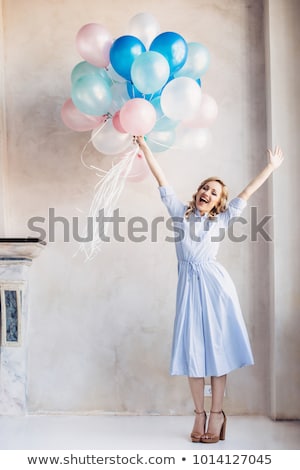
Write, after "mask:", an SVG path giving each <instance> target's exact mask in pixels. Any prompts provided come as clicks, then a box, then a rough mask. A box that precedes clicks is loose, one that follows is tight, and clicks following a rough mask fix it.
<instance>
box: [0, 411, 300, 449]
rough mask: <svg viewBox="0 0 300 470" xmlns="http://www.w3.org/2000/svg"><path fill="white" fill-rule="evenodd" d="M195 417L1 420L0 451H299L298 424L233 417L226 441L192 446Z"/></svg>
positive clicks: (89, 417) (83, 417)
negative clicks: (190, 438)
mask: <svg viewBox="0 0 300 470" xmlns="http://www.w3.org/2000/svg"><path fill="white" fill-rule="evenodd" d="M193 419H194V418H193V416H112V415H101V416H74V415H72V416H66V415H64V416H57V415H55V416H53V415H52V416H49V415H47V416H25V417H13V416H0V449H1V450H4V449H5V450H14V449H18V450H28V449H37V450H39V449H57V450H62V449H74V450H75V449H80V450H84V449H95V450H111V449H113V450H116V449H118V450H139V449H141V450H147V449H152V450H161V449H165V450H166V449H176V450H197V451H198V450H205V449H210V450H218V449H220V450H226V449H227V450H237V449H244V450H246V449H252V450H260V449H264V450H290V449H294V450H298V449H300V421H277V422H274V421H272V420H270V419H269V418H267V417H263V416H258V417H253V416H251V417H248V416H247V417H242V416H229V417H228V423H227V430H226V431H227V435H226V440H225V441H219V442H218V443H217V444H210V445H209V444H193V443H192V442H190V440H189V434H190V432H191V428H192V425H193Z"/></svg>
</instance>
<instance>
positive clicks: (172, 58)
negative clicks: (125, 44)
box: [149, 32, 188, 74]
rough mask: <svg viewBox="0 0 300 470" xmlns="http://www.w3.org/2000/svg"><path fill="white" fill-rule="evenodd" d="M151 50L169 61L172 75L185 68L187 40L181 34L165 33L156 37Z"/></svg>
mask: <svg viewBox="0 0 300 470" xmlns="http://www.w3.org/2000/svg"><path fill="white" fill-rule="evenodd" d="M149 50H150V51H156V52H160V54H162V55H163V56H164V57H165V58H166V59H167V61H168V62H169V66H170V73H171V74H174V73H175V72H177V70H179V69H181V67H183V65H184V64H185V62H186V59H187V55H188V46H187V43H186V41H185V39H184V38H183V37H182V36H180V34H178V33H173V32H165V33H161V34H159V35H158V36H156V38H155V39H153V41H152V43H151V45H150V49H149Z"/></svg>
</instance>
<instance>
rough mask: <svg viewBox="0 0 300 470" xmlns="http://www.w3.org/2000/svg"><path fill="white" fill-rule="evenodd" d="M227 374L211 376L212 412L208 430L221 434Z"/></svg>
mask: <svg viewBox="0 0 300 470" xmlns="http://www.w3.org/2000/svg"><path fill="white" fill-rule="evenodd" d="M226 378H227V376H226V375H221V376H220V377H211V393H212V401H211V411H214V413H211V414H210V415H209V421H208V428H207V432H208V433H211V434H216V435H218V434H220V430H221V427H222V424H223V421H224V416H223V413H219V412H220V411H221V410H222V409H223V400H224V391H225V385H226Z"/></svg>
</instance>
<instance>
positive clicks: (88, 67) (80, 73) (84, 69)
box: [71, 61, 113, 86]
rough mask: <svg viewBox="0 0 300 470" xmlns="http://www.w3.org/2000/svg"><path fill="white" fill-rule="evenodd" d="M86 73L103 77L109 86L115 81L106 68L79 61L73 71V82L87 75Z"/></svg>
mask: <svg viewBox="0 0 300 470" xmlns="http://www.w3.org/2000/svg"><path fill="white" fill-rule="evenodd" d="M86 75H98V76H99V77H102V78H103V80H105V81H106V83H107V84H108V85H109V86H111V85H112V83H113V82H112V80H111V78H110V77H109V75H108V73H107V71H106V70H105V69H103V68H101V67H96V66H95V65H92V64H89V62H85V61H83V62H79V64H77V65H75V67H74V68H73V70H72V73H71V81H72V83H75V82H76V81H77V80H79V78H82V77H85V76H86Z"/></svg>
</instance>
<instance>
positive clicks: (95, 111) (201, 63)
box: [61, 13, 218, 155]
mask: <svg viewBox="0 0 300 470" xmlns="http://www.w3.org/2000/svg"><path fill="white" fill-rule="evenodd" d="M126 33H127V34H126V35H123V36H120V37H118V38H116V39H113V37H112V35H111V34H110V32H109V31H108V30H107V29H106V28H105V27H104V26H103V25H101V24H97V23H89V24H86V25H84V26H83V27H82V28H81V29H80V30H79V31H78V33H77V36H76V48H77V51H78V53H79V54H80V56H81V57H82V59H83V60H82V61H81V62H79V63H78V64H77V65H76V66H75V67H74V68H73V70H72V73H71V82H72V85H71V97H70V98H69V99H67V100H66V101H65V103H64V104H63V106H62V109H61V117H62V120H63V122H64V124H65V125H66V126H67V127H68V128H70V129H72V130H74V131H78V132H82V131H92V133H91V141H92V144H93V146H94V147H95V149H96V150H97V151H99V152H100V153H102V154H105V155H120V154H122V153H123V152H126V150H127V149H129V148H130V146H132V136H135V135H144V136H146V138H147V143H148V145H149V147H150V148H151V149H152V151H154V152H163V151H165V150H168V149H170V148H173V147H175V148H181V149H189V150H197V149H200V148H202V147H203V146H205V144H206V130H207V128H208V127H210V126H211V125H212V123H213V122H214V120H215V119H216V117H217V114H218V108H217V104H216V102H215V100H214V98H213V97H211V96H210V95H208V94H205V93H203V92H202V88H201V86H202V84H201V80H202V77H203V75H204V74H205V72H206V71H207V69H208V67H209V52H208V50H207V48H206V47H205V46H204V45H203V44H200V43H197V42H189V43H187V42H186V40H185V39H184V38H183V37H182V36H181V35H180V34H178V33H176V32H172V31H167V32H160V26H159V23H158V21H157V19H156V18H155V17H154V16H153V15H151V14H149V13H139V14H137V15H135V16H134V17H132V18H131V20H130V21H129V23H128V27H127V31H126Z"/></svg>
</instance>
